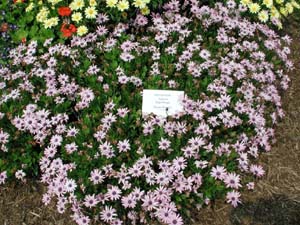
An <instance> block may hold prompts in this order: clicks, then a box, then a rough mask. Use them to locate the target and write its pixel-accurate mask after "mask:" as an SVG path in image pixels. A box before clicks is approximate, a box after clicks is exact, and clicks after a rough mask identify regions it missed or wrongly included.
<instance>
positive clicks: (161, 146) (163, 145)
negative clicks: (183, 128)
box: [158, 138, 171, 150]
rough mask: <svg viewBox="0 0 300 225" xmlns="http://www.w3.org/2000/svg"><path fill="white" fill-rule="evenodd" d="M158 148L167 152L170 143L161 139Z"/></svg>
mask: <svg viewBox="0 0 300 225" xmlns="http://www.w3.org/2000/svg"><path fill="white" fill-rule="evenodd" d="M158 144H159V146H158V148H159V149H161V150H167V149H168V148H169V147H170V144H171V142H170V141H169V140H167V139H165V138H161V139H160V141H159V142H158Z"/></svg>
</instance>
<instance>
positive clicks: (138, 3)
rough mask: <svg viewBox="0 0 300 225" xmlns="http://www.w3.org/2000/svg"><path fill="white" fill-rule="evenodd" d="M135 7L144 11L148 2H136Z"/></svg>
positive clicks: (141, 0) (142, 0)
mask: <svg viewBox="0 0 300 225" xmlns="http://www.w3.org/2000/svg"><path fill="white" fill-rule="evenodd" d="M133 5H134V6H135V7H137V8H140V9H142V8H145V7H146V2H145V0H134V1H133Z"/></svg>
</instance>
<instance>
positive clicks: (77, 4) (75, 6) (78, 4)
mask: <svg viewBox="0 0 300 225" xmlns="http://www.w3.org/2000/svg"><path fill="white" fill-rule="evenodd" d="M83 7H84V0H74V1H73V2H71V4H70V8H71V9H72V10H79V9H82V8H83Z"/></svg>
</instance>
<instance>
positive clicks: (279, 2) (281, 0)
mask: <svg viewBox="0 0 300 225" xmlns="http://www.w3.org/2000/svg"><path fill="white" fill-rule="evenodd" d="M283 2H284V0H276V3H277V4H280V5H281V4H282V3H283Z"/></svg>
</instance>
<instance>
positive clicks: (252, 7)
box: [248, 3, 260, 13]
mask: <svg viewBox="0 0 300 225" xmlns="http://www.w3.org/2000/svg"><path fill="white" fill-rule="evenodd" d="M248 7H249V10H250V12H251V13H258V12H259V11H260V5H259V4H258V3H250V4H249V5H248Z"/></svg>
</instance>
